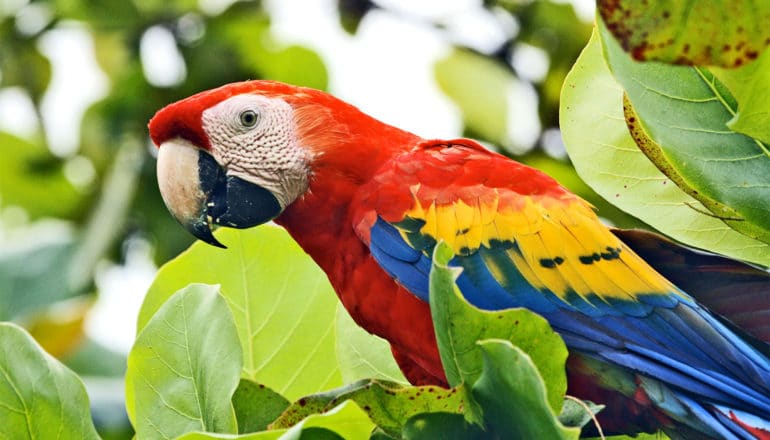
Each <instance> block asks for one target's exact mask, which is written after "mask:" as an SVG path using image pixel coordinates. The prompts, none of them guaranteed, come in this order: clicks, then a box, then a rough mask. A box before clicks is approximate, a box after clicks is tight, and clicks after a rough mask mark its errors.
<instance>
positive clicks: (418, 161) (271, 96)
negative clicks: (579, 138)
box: [149, 81, 770, 438]
mask: <svg viewBox="0 0 770 440" xmlns="http://www.w3.org/2000/svg"><path fill="white" fill-rule="evenodd" d="M149 129H150V135H151V137H152V140H153V142H154V143H155V144H156V145H157V146H158V147H159V153H158V163H157V167H158V182H159V186H160V191H161V194H162V196H163V199H164V201H165V203H166V205H167V207H168V208H169V210H170V212H171V213H172V214H173V215H174V216H175V217H176V218H177V219H178V220H179V222H180V223H181V224H182V225H184V226H185V227H186V228H187V229H188V230H190V232H192V234H194V235H195V236H196V237H198V238H200V239H202V240H204V241H206V242H208V243H211V244H214V245H220V244H219V243H218V242H217V240H216V239H215V238H214V237H213V235H212V234H211V229H210V227H211V224H212V223H213V224H217V225H222V226H228V227H235V228H248V227H252V226H255V225H258V224H261V223H264V222H267V221H269V220H271V219H274V220H275V222H277V223H278V224H280V225H282V226H284V227H285V228H286V229H287V230H288V231H289V233H290V234H291V235H292V237H293V238H294V239H295V240H296V241H297V242H298V243H299V244H300V245H301V246H302V248H303V249H304V250H305V251H306V252H307V253H308V254H310V255H311V256H312V258H313V259H314V260H315V261H316V262H317V263H318V264H319V265H320V267H321V268H322V269H323V270H324V271H325V272H326V274H327V275H328V277H329V280H330V281H331V284H332V285H333V287H334V289H335V290H336V292H337V294H338V296H339V298H340V299H341V301H342V303H343V304H344V306H345V307H346V308H347V310H348V311H349V312H350V314H351V316H353V318H354V319H355V320H356V322H357V323H358V324H359V325H361V326H362V327H364V328H365V329H367V330H368V331H370V332H371V333H374V334H377V335H379V336H381V337H383V338H385V339H387V340H388V341H389V342H390V344H391V346H392V351H393V354H394V356H395V358H396V360H397V362H398V363H399V366H400V367H401V368H402V370H403V371H404V373H405V375H406V376H407V377H408V378H409V379H410V381H412V382H413V383H421V384H423V383H433V384H445V381H446V379H445V377H444V373H443V370H442V366H441V361H440V358H439V354H438V350H437V347H436V342H435V337H434V333H433V327H432V323H431V318H430V310H429V307H428V273H429V268H430V256H431V251H432V249H433V247H434V245H435V244H436V243H437V242H438V241H439V240H443V241H444V242H446V243H447V244H448V245H449V246H451V247H452V249H454V252H455V257H454V258H453V259H452V261H451V265H454V266H458V267H461V268H462V269H463V271H462V274H461V275H460V277H459V278H458V280H457V284H458V287H459V288H460V290H461V291H462V293H463V295H464V296H465V297H466V298H467V299H468V301H470V302H471V303H473V304H474V305H476V306H477V307H480V308H482V309H489V310H499V309H504V308H511V307H526V308H528V309H530V310H532V311H534V312H537V313H539V314H540V315H542V316H544V317H545V318H546V319H548V321H549V322H550V324H551V326H552V327H553V328H554V330H556V331H557V332H558V333H559V334H560V335H561V337H562V338H563V339H564V341H565V343H566V344H567V346H568V347H569V349H570V359H569V363H568V370H569V373H570V386H571V387H572V388H574V389H576V390H577V392H579V393H582V394H583V395H584V396H587V397H592V398H597V396H598V397H599V398H602V397H606V398H613V399H616V398H622V399H624V400H623V402H624V403H623V407H620V408H619V407H617V406H616V405H613V404H612V403H610V408H608V410H609V412H610V414H612V413H613V412H614V413H616V414H615V416H616V417H617V414H621V413H622V414H624V415H625V416H630V415H631V414H632V413H633V414H634V415H635V416H636V418H635V420H636V422H635V423H638V424H639V428H641V429H650V427H651V426H650V423H651V421H654V422H655V423H659V424H661V425H662V426H663V427H672V426H676V429H679V430H680V432H683V433H685V432H686V433H690V434H699V435H706V436H710V437H716V438H770V416H768V415H769V414H770V360H768V357H767V356H766V355H765V354H762V353H761V352H760V350H763V351H765V352H766V351H767V350H766V346H762V344H763V343H759V345H758V346H759V347H760V350H758V349H757V348H755V346H753V345H751V344H749V343H747V342H746V340H744V339H743V337H742V336H738V335H737V334H736V333H735V332H734V331H732V330H731V329H730V328H728V327H727V325H726V324H724V323H723V322H721V321H720V320H719V319H717V318H716V317H715V316H714V315H712V314H711V313H710V312H709V311H707V310H706V309H704V308H703V307H702V306H700V305H699V304H698V303H697V302H696V301H695V300H694V299H693V298H692V297H691V296H690V295H688V294H687V293H685V292H684V291H683V290H682V289H680V288H679V287H677V286H676V285H674V284H673V283H672V282H671V281H669V280H668V279H667V278H665V277H664V276H662V275H660V274H659V272H657V271H656V270H654V269H653V268H652V267H651V266H650V265H649V264H647V263H646V262H645V261H644V260H643V259H642V258H640V257H639V256H638V255H637V254H636V253H635V252H634V251H633V250H632V249H631V248H630V247H629V246H627V245H626V244H624V243H623V242H622V241H621V240H620V239H619V238H618V237H617V236H615V235H613V233H612V232H611V231H610V230H608V229H607V228H606V227H605V226H604V225H603V224H602V223H601V222H600V221H599V220H598V218H597V217H596V215H595V213H594V212H593V209H592V207H591V206H590V205H589V204H588V203H587V202H585V201H584V200H582V199H580V198H579V197H577V196H576V195H574V194H572V193H570V192H569V191H567V190H566V189H564V188H563V187H561V186H560V185H559V184H558V183H557V182H556V181H554V180H553V179H552V178H550V177H549V176H547V175H545V174H543V173H541V172H539V171H537V170H534V169H532V168H529V167H527V166H524V165H522V164H519V163H517V162H515V161H513V160H511V159H508V158H506V157H504V156H502V155H499V154H496V153H494V152H491V151H489V150H487V149H485V148H484V147H482V146H481V145H479V144H478V143H476V142H474V141H472V140H469V139H456V140H425V139H422V138H420V137H418V136H416V135H414V134H411V133H408V132H406V131H403V130H400V129H398V128H395V127H392V126H389V125H386V124H384V123H382V122H380V121H377V120H375V119H373V118H371V117H369V116H367V115H366V114H364V113H362V112H361V111H359V110H358V109H356V108H355V107H353V106H351V105H349V104H347V103H345V102H343V101H341V100H338V99H336V98H335V97H333V96H331V95H329V94H326V93H323V92H320V91H317V90H313V89H308V88H301V87H294V86H290V85H286V84H282V83H278V82H270V81H249V82H242V83H235V84H230V85H226V86H223V87H220V88H217V89H214V90H210V91H206V92H202V93H199V94H196V95H194V96H192V97H190V98H187V99H184V100H182V101H179V102H176V103H174V104H171V105H169V106H167V107H165V108H164V109H162V110H160V111H159V112H158V113H157V114H156V115H155V116H154V118H153V119H152V120H151V121H150V124H149ZM220 246H221V245H220ZM613 407H614V408H613ZM606 423H609V424H612V421H607V422H606Z"/></svg>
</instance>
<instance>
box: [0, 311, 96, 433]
mask: <svg viewBox="0 0 770 440" xmlns="http://www.w3.org/2000/svg"><path fill="white" fill-rule="evenodd" d="M0 373H2V374H0V420H2V423H1V424H0V437H2V438H9V439H42V438H58V439H75V440H77V439H98V438H99V436H98V435H97V433H96V429H95V428H94V425H93V423H92V422H91V414H90V412H89V408H88V396H87V395H86V390H85V386H84V385H83V382H81V381H80V379H79V378H78V377H77V375H76V374H75V373H73V372H72V371H71V370H69V369H68V368H67V367H65V366H64V365H62V364H61V363H59V361H57V360H56V359H54V358H53V357H51V356H50V355H49V354H47V353H46V352H45V351H43V350H42V349H41V348H40V346H38V345H37V343H36V342H35V341H34V339H32V337H31V336H30V335H29V334H28V333H27V332H25V331H24V330H23V329H21V328H20V327H18V326H16V325H14V324H11V323H7V322H6V323H0Z"/></svg>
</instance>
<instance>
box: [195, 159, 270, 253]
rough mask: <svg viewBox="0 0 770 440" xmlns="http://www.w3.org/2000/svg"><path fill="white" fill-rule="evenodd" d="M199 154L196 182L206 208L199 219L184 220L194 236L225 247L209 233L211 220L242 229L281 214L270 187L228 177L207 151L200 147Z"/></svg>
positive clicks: (217, 223)
mask: <svg viewBox="0 0 770 440" xmlns="http://www.w3.org/2000/svg"><path fill="white" fill-rule="evenodd" d="M198 154H199V156H198V181H199V184H200V190H201V192H203V194H204V195H205V207H202V208H203V209H201V211H200V216H199V217H198V218H196V219H193V221H191V222H188V223H187V224H184V223H183V224H184V226H185V227H186V228H187V230H188V231H190V233H192V234H193V235H194V236H196V237H197V238H199V239H200V240H203V241H205V242H206V243H209V244H211V245H214V246H218V247H221V248H225V247H226V246H224V245H223V244H222V243H220V242H219V241H218V240H217V239H216V238H215V237H214V235H213V234H212V233H211V227H210V224H211V223H213V224H216V225H221V226H227V227H231V228H238V229H244V228H250V227H252V226H257V225H260V224H262V223H266V222H268V221H270V220H272V219H274V218H275V217H277V216H278V214H280V213H281V205H280V203H278V199H276V198H275V196H274V195H273V193H271V192H270V191H269V190H267V189H265V188H263V187H261V186H259V185H256V184H254V183H251V182H248V181H246V180H244V179H241V178H240V177H236V176H228V175H227V174H226V173H225V170H224V169H222V167H221V166H219V164H218V163H217V162H216V160H214V158H213V157H212V156H211V155H210V154H208V153H207V152H205V151H202V150H199V153H198Z"/></svg>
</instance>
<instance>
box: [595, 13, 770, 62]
mask: <svg viewBox="0 0 770 440" xmlns="http://www.w3.org/2000/svg"><path fill="white" fill-rule="evenodd" d="M596 6H597V9H598V11H599V13H600V14H601V16H602V18H603V19H604V21H605V23H607V27H608V28H609V29H610V30H611V31H612V34H613V35H614V37H615V38H616V39H617V40H618V42H619V43H620V44H621V45H622V46H623V49H625V51H626V52H629V53H630V54H631V55H633V57H634V58H635V59H637V60H657V61H664V62H667V63H676V64H690V65H719V66H725V67H737V66H740V65H743V64H746V63H748V62H750V61H752V60H754V59H755V58H757V56H758V54H759V53H760V52H761V51H762V50H764V48H765V47H766V46H767V45H768V43H769V42H770V28H769V27H768V26H767V23H768V22H770V3H767V2H757V1H753V0H711V1H689V0H674V1H671V0H665V1H664V0H598V1H597V2H596Z"/></svg>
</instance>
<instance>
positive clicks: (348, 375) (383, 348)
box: [336, 303, 409, 384]
mask: <svg viewBox="0 0 770 440" xmlns="http://www.w3.org/2000/svg"><path fill="white" fill-rule="evenodd" d="M336 330H337V338H336V340H337V360H338V362H339V365H340V373H341V374H342V380H343V382H345V383H352V382H355V381H358V380H361V379H367V378H371V379H385V380H388V381H391V382H398V383H403V384H407V383H409V382H408V381H407V380H406V378H405V377H404V375H403V373H401V370H400V369H399V368H398V364H396V360H395V359H393V354H392V353H391V351H390V344H389V343H388V341H386V340H384V339H382V338H380V337H378V336H375V335H373V334H371V333H369V332H367V331H366V330H364V329H363V328H361V327H360V326H359V325H358V324H356V323H355V321H353V318H351V317H350V314H348V312H347V310H345V307H343V306H342V304H341V303H340V304H337V325H336Z"/></svg>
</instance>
